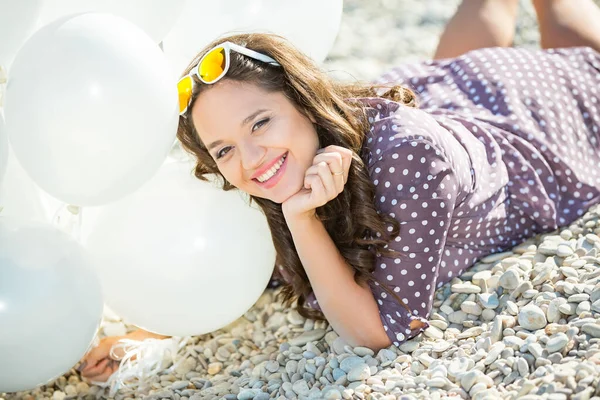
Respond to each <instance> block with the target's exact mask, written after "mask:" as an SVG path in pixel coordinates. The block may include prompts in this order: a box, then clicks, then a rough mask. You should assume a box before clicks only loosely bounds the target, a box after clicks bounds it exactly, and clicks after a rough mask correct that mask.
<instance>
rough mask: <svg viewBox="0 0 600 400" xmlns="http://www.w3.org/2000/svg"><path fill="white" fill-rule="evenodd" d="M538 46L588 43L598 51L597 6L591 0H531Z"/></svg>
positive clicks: (599, 25)
mask: <svg viewBox="0 0 600 400" xmlns="http://www.w3.org/2000/svg"><path fill="white" fill-rule="evenodd" d="M533 6H534V8H535V12H536V14H537V18H538V22H539V25H540V36H541V46H542V48H544V49H548V48H556V47H573V46H590V47H592V48H593V49H595V50H596V51H600V8H598V6H597V5H596V4H595V3H594V2H593V1H592V0H533Z"/></svg>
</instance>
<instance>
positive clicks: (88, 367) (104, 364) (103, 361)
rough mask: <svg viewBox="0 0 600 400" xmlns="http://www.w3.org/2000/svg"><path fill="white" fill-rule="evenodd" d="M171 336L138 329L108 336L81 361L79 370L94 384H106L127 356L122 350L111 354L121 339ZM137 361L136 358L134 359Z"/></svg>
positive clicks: (164, 337)
mask: <svg viewBox="0 0 600 400" xmlns="http://www.w3.org/2000/svg"><path fill="white" fill-rule="evenodd" d="M168 337H169V336H163V335H158V334H156V333H151V332H147V331H145V330H143V329H137V330H135V331H133V332H130V333H128V334H127V335H124V336H107V337H105V338H102V339H101V340H100V343H99V344H98V346H96V347H94V348H93V349H91V350H90V351H89V352H88V353H87V354H86V355H85V356H84V357H83V359H82V360H81V365H80V366H79V369H80V371H81V376H82V377H83V378H85V379H88V380H90V381H94V382H106V380H107V379H108V378H109V377H110V376H111V375H112V374H113V373H114V372H115V371H116V370H117V369H118V368H119V364H120V362H121V361H120V360H121V359H122V358H123V357H124V356H125V353H124V351H123V350H122V349H117V350H116V351H115V352H114V353H115V354H111V351H110V350H111V348H112V347H113V345H115V344H116V343H117V342H118V341H119V340H121V339H131V340H140V341H141V340H144V339H166V338H168ZM132 360H135V357H133V358H132Z"/></svg>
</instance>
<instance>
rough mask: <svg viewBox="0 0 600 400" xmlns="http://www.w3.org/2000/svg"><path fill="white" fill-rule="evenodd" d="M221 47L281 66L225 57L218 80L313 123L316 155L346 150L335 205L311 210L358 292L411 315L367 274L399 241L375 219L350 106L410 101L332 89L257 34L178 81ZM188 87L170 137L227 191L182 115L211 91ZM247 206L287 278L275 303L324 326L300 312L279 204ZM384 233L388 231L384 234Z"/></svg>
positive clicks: (296, 262)
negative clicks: (370, 289)
mask: <svg viewBox="0 0 600 400" xmlns="http://www.w3.org/2000/svg"><path fill="white" fill-rule="evenodd" d="M224 41H229V42H232V43H235V44H238V45H241V46H245V47H247V48H249V49H252V50H254V51H258V52H260V53H262V54H265V55H269V56H270V57H272V58H273V59H275V60H276V61H277V62H278V63H279V64H280V66H272V65H269V64H266V63H263V62H260V61H256V60H254V59H251V58H249V57H246V56H243V55H240V54H238V53H236V52H231V59H230V66H229V70H228V72H227V75H226V76H225V77H224V78H223V79H230V80H232V81H237V82H244V83H250V84H254V85H256V86H258V87H260V88H262V89H263V90H266V91H268V92H281V93H283V94H285V96H287V98H288V99H289V100H291V101H292V103H293V104H294V105H295V106H296V108H297V109H298V110H299V111H300V112H301V113H303V114H304V115H310V116H312V117H313V118H314V119H315V121H316V123H315V126H316V131H317V136H318V139H319V145H320V147H326V146H329V145H337V146H342V147H345V148H348V149H350V150H352V152H353V160H352V163H351V166H350V171H349V173H348V180H347V183H346V185H345V187H344V190H343V191H342V192H341V193H340V194H339V195H338V196H337V197H336V198H335V199H333V200H331V201H330V202H328V203H327V204H325V205H323V206H322V207H318V208H317V210H316V214H317V217H318V218H319V219H320V220H321V221H322V223H323V224H324V226H325V228H326V230H327V232H328V233H329V235H330V236H331V239H332V240H333V242H334V243H335V245H336V247H337V249H338V250H339V252H340V253H341V255H342V256H343V257H344V259H345V260H346V262H347V263H348V264H349V265H350V266H352V268H353V269H354V271H355V282H356V283H357V284H360V285H363V284H364V283H366V282H367V281H370V280H372V281H375V282H376V283H375V284H376V285H380V286H381V287H382V288H384V290H386V291H387V292H388V293H389V294H390V295H392V296H394V297H395V298H396V300H397V301H398V302H399V303H400V304H401V305H403V306H404V307H405V308H406V309H407V310H408V311H409V312H410V309H408V307H407V306H406V304H405V303H404V302H403V301H401V300H400V298H399V297H398V296H397V295H396V294H395V293H394V292H392V291H391V290H389V288H387V286H386V285H385V284H384V283H383V282H380V281H379V280H377V279H375V278H374V276H373V274H372V272H373V270H374V268H375V257H376V256H377V255H378V254H382V255H390V254H394V252H392V251H391V250H390V249H389V248H388V243H390V241H392V240H393V239H394V238H395V237H396V236H398V234H399V223H398V221H396V220H395V219H394V218H392V217H390V216H389V215H384V214H385V213H381V214H380V213H378V211H377V209H376V208H375V205H374V204H375V203H374V198H375V186H374V184H373V182H372V180H371V179H370V176H369V173H368V171H367V168H366V165H365V163H364V162H363V160H362V158H361V157H360V154H361V149H362V146H363V142H364V139H365V136H366V134H367V133H368V132H369V129H370V125H369V122H368V118H367V115H366V111H365V109H364V106H361V104H360V103H359V102H358V101H356V99H357V98H360V97H380V98H386V99H390V100H394V101H398V102H400V103H403V104H405V105H407V106H409V107H415V106H416V104H415V103H416V99H415V95H414V93H413V92H412V91H411V90H409V89H407V88H403V87H401V86H390V87H382V86H373V85H366V84H365V85H363V84H357V83H354V84H345V83H339V82H335V81H334V80H332V79H331V78H329V77H328V76H327V75H326V74H325V73H324V72H323V71H322V70H321V69H320V68H319V67H318V66H317V65H316V64H315V63H314V62H313V61H312V60H311V59H310V58H308V57H306V56H305V55H304V54H303V53H301V52H300V51H299V50H297V49H296V48H295V47H294V46H293V45H291V44H290V43H289V42H288V41H286V40H285V39H283V38H282V37H280V36H277V35H271V34H258V33H252V34H240V35H233V36H228V37H224V38H220V39H219V40H216V41H214V42H213V43H211V44H209V45H207V47H206V48H205V49H204V50H203V51H201V52H200V53H199V54H198V55H197V56H196V57H195V59H194V60H192V61H191V63H190V64H189V66H188V67H187V68H186V69H185V71H184V73H183V75H182V76H185V75H187V74H188V73H189V72H190V71H191V69H192V68H194V67H195V66H196V65H197V63H198V61H199V60H200V59H201V58H202V56H204V54H206V52H207V51H209V50H210V49H212V48H213V47H214V46H216V45H218V44H219V43H222V42H224ZM194 79H196V82H195V83H196V84H195V85H194V92H193V96H192V101H191V103H190V106H189V107H188V111H187V114H186V115H184V116H182V117H181V118H180V120H179V128H178V131H177V137H178V139H179V140H180V142H181V143H182V146H183V147H184V149H186V150H187V151H188V152H190V153H192V154H193V155H194V156H195V157H196V161H197V164H196V167H195V171H194V173H195V176H196V177H197V178H198V179H201V180H206V177H205V175H206V174H216V175H218V176H220V177H221V178H222V179H223V182H224V183H223V189H224V190H231V189H234V186H233V185H231V184H230V183H229V182H227V180H226V179H225V177H224V176H223V175H222V174H221V173H220V172H219V169H218V167H217V165H216V163H215V161H214V160H213V158H212V157H211V155H210V153H209V152H208V150H207V149H206V147H205V145H204V143H202V141H201V140H200V137H199V135H198V133H197V132H196V130H195V128H194V124H193V122H192V121H191V119H192V118H191V114H190V111H189V110H191V109H192V108H193V104H194V101H195V100H196V99H197V98H198V96H199V95H200V94H201V93H202V92H203V91H205V90H210V88H211V86H212V85H205V84H202V83H201V82H200V81H199V80H197V77H195V76H194ZM353 99H354V100H353ZM251 201H254V202H256V203H257V204H258V205H259V206H260V207H261V208H262V210H263V212H264V214H265V216H266V218H267V221H268V224H269V227H270V230H271V236H272V239H273V244H274V246H275V250H276V254H277V258H276V262H277V264H278V265H280V266H282V267H283V269H284V270H285V272H286V275H288V276H290V277H291V278H290V279H289V282H283V284H282V288H281V291H280V292H279V295H280V296H279V298H278V301H282V302H283V304H285V305H287V306H290V305H292V304H293V301H294V300H296V301H297V309H298V312H299V313H300V314H301V315H302V316H304V317H306V318H311V319H316V320H325V317H324V315H323V314H322V313H321V312H320V311H318V310H316V309H312V308H309V307H305V306H304V304H305V302H306V298H307V296H308V295H309V294H310V292H311V290H312V289H311V285H310V281H309V280H308V277H307V275H306V272H305V270H304V268H303V266H302V263H301V261H300V258H299V256H298V253H297V252H296V249H295V246H294V243H293V240H292V235H291V233H290V230H289V228H288V226H287V224H286V222H285V219H284V216H283V213H282V209H281V204H278V203H275V202H273V201H271V200H268V199H264V198H258V197H254V196H251ZM388 226H389V227H391V230H390V231H388ZM332 284H334V282H332Z"/></svg>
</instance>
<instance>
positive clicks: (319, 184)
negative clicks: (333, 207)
mask: <svg viewBox="0 0 600 400" xmlns="http://www.w3.org/2000/svg"><path fill="white" fill-rule="evenodd" d="M304 186H305V187H306V188H307V189H310V190H311V192H310V197H311V202H314V203H315V207H320V206H322V205H323V204H325V203H327V202H328V201H329V200H328V199H327V197H328V196H327V191H326V190H325V186H324V185H323V181H322V180H321V177H320V176H319V175H316V174H311V175H307V176H305V178H304Z"/></svg>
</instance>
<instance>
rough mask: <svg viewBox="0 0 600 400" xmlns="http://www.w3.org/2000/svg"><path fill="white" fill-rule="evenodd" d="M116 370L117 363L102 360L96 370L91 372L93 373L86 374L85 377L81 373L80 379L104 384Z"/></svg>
mask: <svg viewBox="0 0 600 400" xmlns="http://www.w3.org/2000/svg"><path fill="white" fill-rule="evenodd" d="M101 365H103V368H102V369H100V366H101ZM117 369H119V362H118V361H115V360H110V359H104V360H102V361H101V362H100V363H98V369H96V370H95V371H93V373H88V374H85V375H84V374H83V373H82V377H84V378H85V379H87V380H89V381H92V382H106V381H107V380H108V378H110V376H111V375H112V374H114V373H115V371H116V370H117Z"/></svg>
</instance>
